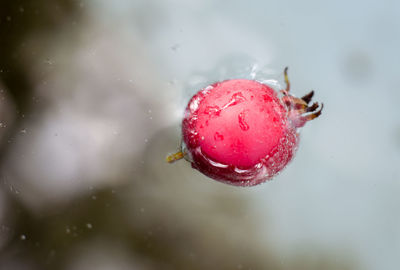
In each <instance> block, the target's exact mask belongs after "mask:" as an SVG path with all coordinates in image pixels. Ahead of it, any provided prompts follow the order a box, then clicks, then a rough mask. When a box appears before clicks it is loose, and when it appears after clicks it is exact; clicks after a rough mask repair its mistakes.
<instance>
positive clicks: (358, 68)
mask: <svg viewBox="0 0 400 270" xmlns="http://www.w3.org/2000/svg"><path fill="white" fill-rule="evenodd" d="M344 55H346V58H345V59H344V60H343V63H342V73H343V76H344V77H345V78H346V79H347V80H349V81H350V82H352V83H356V84H365V83H368V82H369V81H370V80H371V79H372V77H373V75H374V63H373V61H372V59H371V56H370V55H369V54H368V53H367V52H365V51H363V50H353V51H350V52H348V53H347V54H344Z"/></svg>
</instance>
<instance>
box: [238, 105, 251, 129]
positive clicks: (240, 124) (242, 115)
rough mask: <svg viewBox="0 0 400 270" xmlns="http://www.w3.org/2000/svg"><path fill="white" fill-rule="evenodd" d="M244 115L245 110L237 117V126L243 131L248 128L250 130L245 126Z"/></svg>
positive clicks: (247, 125)
mask: <svg viewBox="0 0 400 270" xmlns="http://www.w3.org/2000/svg"><path fill="white" fill-rule="evenodd" d="M246 114H247V110H244V111H242V112H240V113H239V115H238V119H239V126H240V128H241V129H242V130H244V131H246V130H249V128H250V127H249V124H247V122H246Z"/></svg>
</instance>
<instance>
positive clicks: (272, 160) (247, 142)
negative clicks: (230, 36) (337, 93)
mask: <svg viewBox="0 0 400 270" xmlns="http://www.w3.org/2000/svg"><path fill="white" fill-rule="evenodd" d="M285 81H286V84H287V88H286V90H282V91H281V92H282V93H283V97H282V98H279V97H278V93H276V92H275V90H273V89H272V88H271V87H269V86H268V85H265V84H263V83H260V82H257V81H254V80H246V79H233V80H226V81H223V82H217V83H215V84H213V85H210V86H208V87H206V88H204V89H202V90H200V91H199V92H198V93H196V94H195V95H194V96H193V97H192V99H191V100H190V101H189V104H188V105H187V108H186V110H185V115H184V119H183V121H182V137H183V142H184V149H182V151H180V152H178V153H176V154H174V155H171V156H169V157H168V158H167V161H169V162H173V161H175V160H177V159H180V158H182V157H185V158H186V159H187V160H189V161H190V162H191V164H192V167H193V168H195V169H197V170H199V171H200V172H202V173H203V174H205V175H207V176H209V177H210V178H213V179H215V180H217V181H221V182H224V183H227V184H231V185H236V186H254V185H257V184H260V183H263V182H265V181H267V180H269V179H271V178H272V177H273V176H275V175H276V174H277V173H279V172H280V171H281V170H282V169H283V168H284V167H285V166H286V165H287V164H288V163H289V162H290V161H291V159H292V158H293V156H294V153H295V152H296V149H297V146H298V142H299V134H298V132H297V128H299V127H302V126H303V125H304V124H305V123H306V122H307V121H309V120H312V119H314V118H316V117H318V116H319V115H320V114H321V110H322V106H321V108H320V110H318V111H316V109H317V108H318V107H319V106H318V104H317V103H314V104H313V105H311V106H308V103H309V102H310V101H311V98H312V95H313V92H310V93H309V94H308V95H306V96H304V97H303V98H301V99H300V98H296V97H294V96H291V95H289V90H290V84H289V81H288V78H287V69H285ZM306 113H308V114H306Z"/></svg>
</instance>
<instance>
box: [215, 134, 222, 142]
mask: <svg viewBox="0 0 400 270" xmlns="http://www.w3.org/2000/svg"><path fill="white" fill-rule="evenodd" d="M214 140H216V141H223V140H224V135H222V134H220V133H218V132H215V134H214Z"/></svg>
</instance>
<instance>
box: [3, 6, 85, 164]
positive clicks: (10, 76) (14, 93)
mask: <svg viewBox="0 0 400 270" xmlns="http://www.w3.org/2000/svg"><path fill="white" fill-rule="evenodd" d="M77 7H78V3H77V2H76V1H70V0H57V1H47V0H37V1H30V0H17V1H14V0H9V1H7V0H6V1H2V2H1V8H0V37H1V39H0V48H1V50H0V81H2V82H3V84H4V85H5V87H6V89H7V91H8V92H9V95H10V96H11V98H12V100H13V102H14V104H15V106H16V109H15V114H16V116H17V121H16V122H15V123H14V125H13V126H12V127H10V128H9V131H8V133H7V134H6V136H5V137H7V138H5V139H3V140H1V141H0V162H1V161H2V159H3V157H4V155H5V154H6V151H7V150H6V149H5V148H6V147H8V146H9V145H10V144H8V143H7V141H8V140H9V139H10V138H11V137H12V136H13V135H14V134H15V133H16V132H18V126H19V121H21V120H22V119H23V117H24V116H25V115H27V113H28V112H30V111H31V109H32V104H33V100H34V96H33V85H32V82H31V80H30V75H29V74H30V73H32V70H30V69H31V66H32V62H31V61H40V60H39V59H35V55H36V54H37V52H35V51H34V50H32V51H30V58H29V59H28V58H27V57H26V55H24V54H23V53H22V52H23V50H26V46H27V43H26V41H27V39H29V38H31V37H32V36H34V35H35V34H37V35H41V34H47V35H51V34H52V33H55V31H57V29H59V28H60V27H63V25H64V23H71V22H73V21H75V20H76V19H77V18H76V13H75V11H76V8H77ZM28 51H29V48H28Z"/></svg>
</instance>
